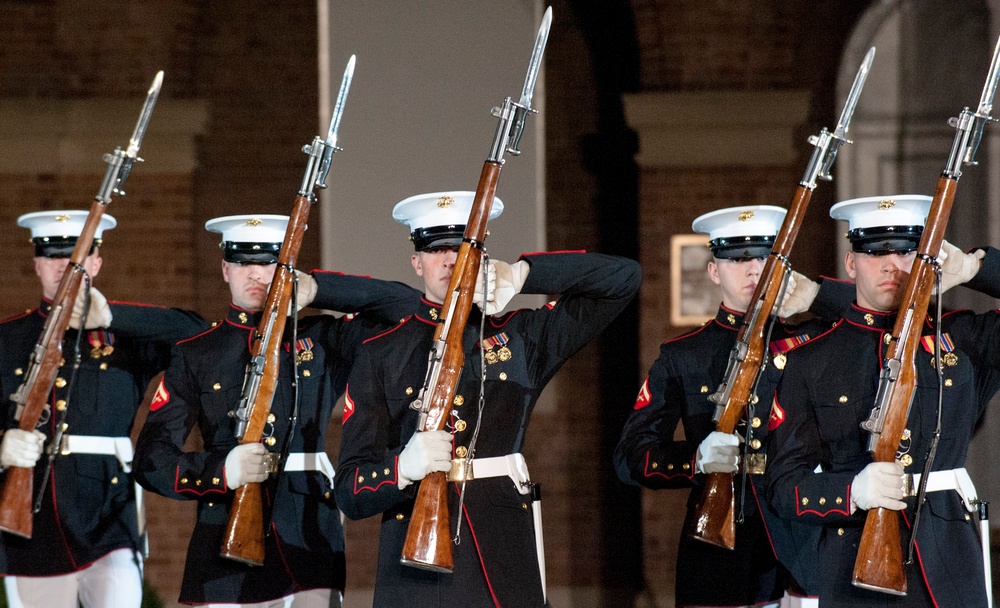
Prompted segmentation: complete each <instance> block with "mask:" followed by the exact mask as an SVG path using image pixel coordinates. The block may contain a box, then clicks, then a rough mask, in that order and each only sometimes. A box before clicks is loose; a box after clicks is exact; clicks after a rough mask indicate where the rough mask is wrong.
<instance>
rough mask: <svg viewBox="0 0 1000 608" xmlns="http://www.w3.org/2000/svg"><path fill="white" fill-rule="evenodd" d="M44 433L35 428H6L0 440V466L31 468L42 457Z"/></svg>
mask: <svg viewBox="0 0 1000 608" xmlns="http://www.w3.org/2000/svg"><path fill="white" fill-rule="evenodd" d="M43 445H45V435H44V434H42V432H41V431H39V430H37V429H35V430H33V431H24V430H21V429H8V430H7V431H6V432H5V433H4V434H3V441H2V442H0V467H3V468H4V469H6V468H8V467H23V468H31V467H33V466H35V463H36V462H38V459H39V458H41V457H42V446H43Z"/></svg>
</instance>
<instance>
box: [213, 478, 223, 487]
mask: <svg viewBox="0 0 1000 608" xmlns="http://www.w3.org/2000/svg"><path fill="white" fill-rule="evenodd" d="M221 481H222V480H221V479H219V478H218V477H213V478H212V485H213V486H217V485H219V483H220V482H221Z"/></svg>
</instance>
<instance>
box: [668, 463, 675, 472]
mask: <svg viewBox="0 0 1000 608" xmlns="http://www.w3.org/2000/svg"><path fill="white" fill-rule="evenodd" d="M667 470H668V471H673V470H674V463H672V462H671V463H670V464H668V465H667Z"/></svg>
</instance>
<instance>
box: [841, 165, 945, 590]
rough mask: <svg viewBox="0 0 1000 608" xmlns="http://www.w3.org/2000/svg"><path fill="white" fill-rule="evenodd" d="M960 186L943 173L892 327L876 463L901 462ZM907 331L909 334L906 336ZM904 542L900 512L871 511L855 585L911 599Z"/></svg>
mask: <svg viewBox="0 0 1000 608" xmlns="http://www.w3.org/2000/svg"><path fill="white" fill-rule="evenodd" d="M957 186H958V181H957V180H956V179H952V178H950V177H948V176H944V175H943V176H941V178H940V179H939V180H938V184H937V189H936V190H935V192H934V199H933V201H932V202H931V208H930V211H929V212H928V215H927V222H926V225H925V227H924V232H923V234H922V235H921V237H920V245H919V247H918V249H917V257H916V258H915V259H914V261H913V269H912V270H911V271H910V278H909V279H908V280H907V283H906V291H905V292H904V293H903V300H902V303H901V304H900V307H899V314H898V315H897V317H896V324H895V326H894V327H893V329H892V335H893V337H894V338H895V339H894V340H893V341H892V342H890V343H889V348H888V349H887V351H886V355H885V360H886V361H890V360H893V359H897V360H898V361H899V362H900V366H899V376H898V378H897V379H896V381H895V386H894V387H892V392H891V393H890V394H889V398H888V401H887V403H886V405H885V406H883V407H885V408H886V411H885V419H884V423H883V425H882V430H881V434H880V435H879V438H878V442H877V444H876V445H875V450H874V452H873V454H872V460H873V461H874V462H894V461H895V460H896V451H897V449H898V448H899V442H900V440H901V439H902V437H903V431H904V430H905V429H906V419H907V417H908V415H909V413H910V404H911V403H912V401H913V394H914V391H915V390H916V387H917V368H916V363H915V360H916V355H917V349H918V347H919V344H920V333H921V330H922V329H923V327H924V321H925V320H926V318H927V307H928V305H929V303H930V298H931V291H932V289H933V288H934V284H935V278H936V273H935V268H934V264H933V263H932V262H931V261H930V258H936V257H937V255H938V253H939V252H940V250H941V241H942V240H944V231H945V228H947V226H948V216H949V215H950V214H951V207H952V203H953V202H954V200H955V189H956V187H957ZM907 315H909V319H907ZM904 329H905V333H906V335H903V333H904ZM900 539H901V536H900V531H899V514H898V513H897V512H895V511H892V510H889V509H883V508H881V507H880V508H876V509H871V510H869V511H868V515H867V517H866V519H865V528H864V531H863V532H862V534H861V542H860V544H859V545H858V556H857V559H856V560H855V562H854V575H853V577H852V582H853V584H854V585H855V586H857V587H862V588H865V589H872V590H875V591H883V592H886V593H892V594H895V595H906V569H905V567H904V564H903V548H902V545H901V543H900Z"/></svg>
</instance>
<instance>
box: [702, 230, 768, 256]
mask: <svg viewBox="0 0 1000 608" xmlns="http://www.w3.org/2000/svg"><path fill="white" fill-rule="evenodd" d="M773 245H774V236H773V235H772V236H734V237H725V238H718V239H712V240H711V241H709V242H708V246H709V247H710V248H711V249H712V255H714V256H715V257H717V258H719V259H720V260H754V259H757V258H766V257H767V256H768V255H769V254H770V253H771V247H772V246H773Z"/></svg>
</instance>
